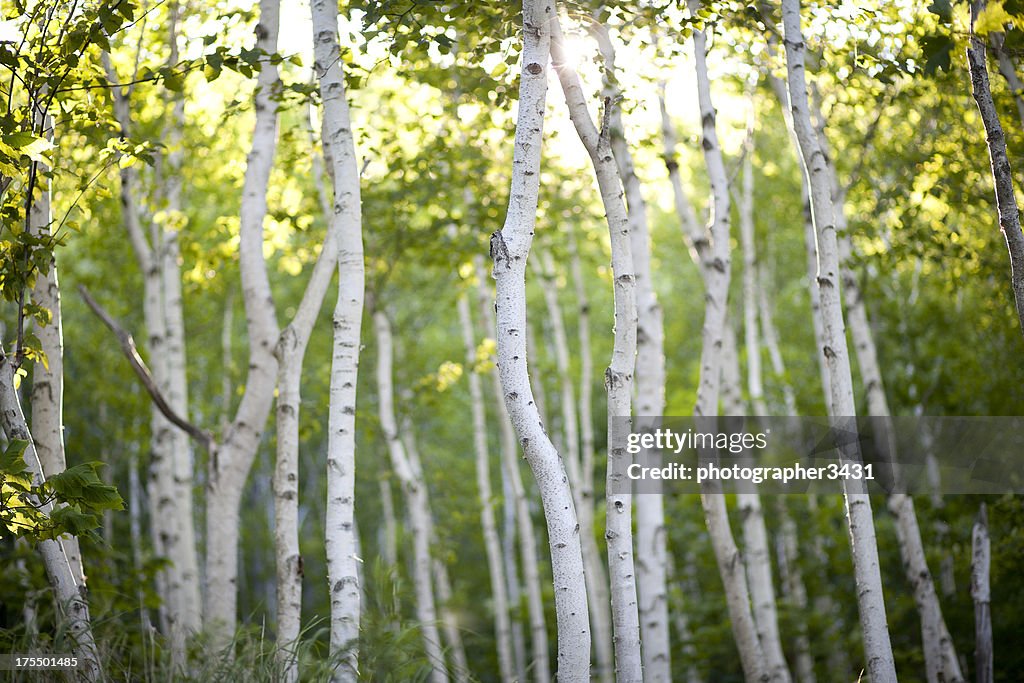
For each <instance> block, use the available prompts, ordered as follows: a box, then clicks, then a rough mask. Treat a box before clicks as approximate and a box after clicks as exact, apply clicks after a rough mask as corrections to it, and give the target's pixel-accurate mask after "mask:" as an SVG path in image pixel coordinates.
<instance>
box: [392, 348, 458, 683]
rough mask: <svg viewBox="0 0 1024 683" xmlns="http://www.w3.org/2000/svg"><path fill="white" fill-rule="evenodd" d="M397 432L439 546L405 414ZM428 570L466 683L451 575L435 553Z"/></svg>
mask: <svg viewBox="0 0 1024 683" xmlns="http://www.w3.org/2000/svg"><path fill="white" fill-rule="evenodd" d="M389 332H390V330H389ZM407 394H411V392H407ZM407 397H408V396H407ZM400 435H401V439H402V445H403V446H404V447H405V452H406V455H407V456H408V459H409V466H410V467H411V468H412V475H413V479H414V481H417V482H419V488H420V489H421V490H422V492H423V499H424V504H425V506H426V509H427V517H426V528H427V538H429V539H430V544H431V545H432V546H435V547H436V546H437V545H438V538H437V531H436V528H435V526H434V516H433V508H432V506H431V504H430V490H429V489H428V488H427V479H426V477H425V476H424V475H423V463H422V461H421V460H420V454H419V448H418V447H417V445H416V433H415V431H414V430H413V427H412V423H411V421H410V420H409V418H408V416H406V417H405V418H404V419H403V420H402V425H401V427H400ZM430 572H431V575H432V577H433V579H434V589H435V591H436V593H437V595H436V597H437V601H436V604H437V611H438V614H439V615H440V625H441V629H442V630H443V631H444V640H445V642H446V643H447V644H448V651H449V652H450V653H451V658H452V669H453V678H454V679H455V681H456V683H468V682H469V678H470V673H469V663H468V662H467V660H466V648H465V647H464V646H463V644H462V631H461V630H460V629H459V620H458V617H457V616H456V615H455V612H453V611H452V609H451V600H452V582H451V577H450V576H449V575H448V565H446V564H445V563H444V560H442V559H441V558H440V557H438V553H436V552H432V553H431V560H430Z"/></svg>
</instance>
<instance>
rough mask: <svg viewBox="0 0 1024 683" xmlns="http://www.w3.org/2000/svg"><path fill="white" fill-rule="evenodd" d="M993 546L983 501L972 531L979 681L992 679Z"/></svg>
mask: <svg viewBox="0 0 1024 683" xmlns="http://www.w3.org/2000/svg"><path fill="white" fill-rule="evenodd" d="M991 563H992V549H991V547H990V543H989V537H988V515H987V513H986V511H985V504H984V503H982V504H981V509H980V510H979V511H978V519H977V521H976V522H975V523H974V529H973V531H972V533H971V598H973V600H974V668H975V671H976V672H977V678H976V680H977V682H978V683H992V681H993V680H994V678H993V670H992V613H991V607H990V606H991V602H992V593H991V590H990V588H989V567H990V565H991Z"/></svg>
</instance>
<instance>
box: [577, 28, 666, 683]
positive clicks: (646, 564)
mask: <svg viewBox="0 0 1024 683" xmlns="http://www.w3.org/2000/svg"><path fill="white" fill-rule="evenodd" d="M592 32H593V33H594V35H595V36H596V37H597V41H598V45H599V47H600V49H601V54H602V56H603V59H604V96H605V98H606V101H611V102H616V101H619V100H621V98H622V92H621V91H620V89H619V87H618V84H617V80H616V79H617V75H616V67H615V48H614V45H613V44H612V41H611V36H609V34H608V29H607V27H606V26H605V25H604V24H601V23H595V24H593V27H592ZM608 122H609V127H610V136H611V146H612V152H613V155H614V157H615V164H616V168H618V172H619V177H620V178H621V179H622V183H623V187H624V190H625V195H626V211H627V216H628V219H629V237H630V242H631V246H632V252H633V268H634V271H635V275H636V310H637V332H636V394H635V395H636V398H635V401H634V407H635V412H636V414H637V415H638V416H644V417H648V418H657V417H658V416H660V415H662V414H663V413H664V412H665V349H664V346H665V329H664V323H663V321H662V312H661V304H660V303H659V302H658V295H657V293H656V292H655V290H654V284H653V273H652V269H651V239H650V231H649V228H648V222H647V205H646V202H645V201H644V196H643V192H642V190H641V187H640V179H639V178H638V177H637V174H636V168H635V165H634V163H633V155H632V153H631V152H630V148H629V144H628V143H627V140H626V132H625V126H624V125H623V122H622V113H621V109H620V108H619V107H612V108H611V110H610V113H609V117H608ZM636 516H637V527H636V549H637V554H638V556H639V558H640V560H639V561H638V563H637V579H636V587H637V595H638V600H639V617H640V629H641V635H642V640H643V647H642V655H643V671H644V678H645V679H646V680H650V681H668V680H670V679H671V677H672V659H671V647H670V642H669V627H668V588H667V553H668V549H667V546H666V538H667V535H668V533H667V530H666V529H665V508H664V498H663V497H662V496H661V495H659V494H657V493H654V494H638V495H637V496H636Z"/></svg>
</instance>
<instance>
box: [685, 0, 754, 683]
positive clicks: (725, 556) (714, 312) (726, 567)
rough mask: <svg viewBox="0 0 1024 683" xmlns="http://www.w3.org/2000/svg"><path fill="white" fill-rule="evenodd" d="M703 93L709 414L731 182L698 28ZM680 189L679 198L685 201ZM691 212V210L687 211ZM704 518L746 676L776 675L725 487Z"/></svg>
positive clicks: (701, 244)
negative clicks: (753, 601) (764, 642)
mask: <svg viewBox="0 0 1024 683" xmlns="http://www.w3.org/2000/svg"><path fill="white" fill-rule="evenodd" d="M699 7H700V3H699V2H697V1H696V0H692V1H691V2H689V10H690V14H691V15H695V14H696V12H697V10H698V9H699ZM693 43H694V56H695V58H696V73H697V96H698V102H699V105H700V113H701V123H702V139H703V149H704V160H705V164H706V166H707V170H708V177H709V180H710V182H711V191H712V211H711V220H710V226H709V230H708V231H707V232H705V231H703V230H700V229H699V228H697V229H696V230H695V229H694V228H695V227H696V221H690V220H688V219H687V220H685V221H684V225H685V226H686V227H687V228H688V229H689V230H690V231H691V232H690V235H691V240H690V241H691V251H692V252H693V253H694V255H695V256H696V257H697V258H698V261H699V263H700V264H701V266H702V267H701V272H702V275H703V278H704V290H705V302H706V303H705V309H704V326H703V329H702V333H701V336H702V342H703V344H702V347H701V361H700V368H701V369H700V384H699V386H698V389H697V404H696V406H695V408H694V417H696V418H697V419H699V420H700V419H707V418H711V417H713V416H715V415H717V414H718V400H719V393H720V388H721V378H722V368H723V358H722V346H723V343H724V341H725V340H724V336H725V332H726V330H725V327H726V323H725V317H726V310H727V298H728V293H729V272H730V259H729V204H730V202H729V188H728V177H727V175H726V172H725V163H724V161H723V159H722V150H721V147H720V146H719V144H718V134H717V132H716V129H715V109H714V105H713V104H712V101H711V83H710V81H709V79H708V71H707V35H706V34H705V32H704V31H694V33H693ZM683 199H684V198H683V196H682V195H681V193H677V195H676V201H677V204H679V203H680V202H682V201H683ZM684 215H685V214H684ZM701 505H702V507H703V509H704V520H705V523H706V525H707V528H708V533H709V535H710V538H711V545H712V548H713V550H714V552H715V559H716V560H717V563H718V571H719V574H720V575H721V578H722V583H723V584H724V587H725V594H726V604H727V606H728V609H729V620H730V623H731V625H732V631H733V637H734V638H735V640H736V645H737V648H738V650H739V654H740V661H741V664H742V667H743V673H744V677H745V678H746V680H747V681H751V682H752V681H767V680H770V675H769V671H768V667H767V666H766V662H765V657H764V653H763V650H762V648H761V643H760V642H759V640H758V634H757V628H756V625H755V622H754V616H753V613H752V612H751V607H750V595H749V592H748V588H747V579H746V576H745V572H744V565H743V562H742V560H741V558H740V554H739V550H738V549H737V547H736V542H735V540H734V538H733V535H732V530H731V529H730V528H729V519H728V514H727V512H726V508H725V496H723V495H722V493H721V489H720V487H712V486H705V487H704V488H703V489H702V491H701Z"/></svg>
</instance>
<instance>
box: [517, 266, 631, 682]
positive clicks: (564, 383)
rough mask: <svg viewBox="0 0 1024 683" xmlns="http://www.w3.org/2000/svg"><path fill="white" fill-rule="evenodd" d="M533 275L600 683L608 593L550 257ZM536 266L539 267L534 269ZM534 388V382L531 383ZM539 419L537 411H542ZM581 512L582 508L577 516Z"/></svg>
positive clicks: (604, 669)
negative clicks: (543, 314)
mask: <svg viewBox="0 0 1024 683" xmlns="http://www.w3.org/2000/svg"><path fill="white" fill-rule="evenodd" d="M533 263H534V268H535V271H536V273H537V275H538V276H539V277H540V278H541V279H542V280H543V281H544V286H543V287H542V288H541V289H542V291H543V295H544V303H545V307H546V308H547V312H548V320H549V321H550V323H551V331H552V334H551V341H552V342H553V345H554V348H555V367H556V368H557V371H558V384H559V394H560V395H559V401H558V403H559V405H560V406H561V408H562V423H563V425H564V428H563V429H564V432H565V438H564V441H565V451H564V452H565V456H564V458H563V460H564V461H565V462H566V463H567V464H568V468H567V469H568V471H569V482H570V484H571V485H572V493H573V500H574V501H575V503H576V510H577V517H578V519H579V520H580V521H579V524H580V545H581V547H582V550H583V569H584V576H585V578H586V582H587V604H588V606H589V607H590V626H591V628H592V629H593V632H592V633H593V644H594V650H595V653H596V655H597V665H598V666H597V668H598V670H597V676H598V677H599V678H601V679H602V680H606V679H608V678H609V677H611V676H612V671H613V666H614V665H613V663H612V657H613V650H612V625H611V617H610V614H609V613H608V609H607V607H608V603H607V602H606V601H607V599H608V592H607V590H605V589H604V584H606V582H607V576H606V574H605V571H604V564H603V562H602V561H601V557H600V555H599V554H598V549H597V542H596V541H595V540H594V516H593V514H592V513H591V511H590V510H591V509H592V508H591V506H592V503H591V502H590V501H588V500H587V499H586V498H584V497H583V492H584V489H585V487H586V484H585V483H584V481H583V479H584V477H585V476H591V477H592V476H593V474H592V472H591V474H590V475H587V474H585V473H584V472H583V465H582V462H581V458H580V438H579V424H580V422H579V419H578V417H577V412H576V392H575V391H574V389H573V381H572V375H571V373H570V367H569V339H568V335H567V334H566V331H565V320H564V319H563V316H562V306H561V303H559V301H558V284H557V277H556V273H555V264H554V261H553V259H552V258H551V252H550V251H549V250H547V249H538V250H537V258H536V259H534V260H533ZM538 264H540V265H538ZM534 385H535V386H537V383H536V382H534ZM542 416H543V412H542ZM584 508H588V509H587V510H586V511H583V510H584Z"/></svg>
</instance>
